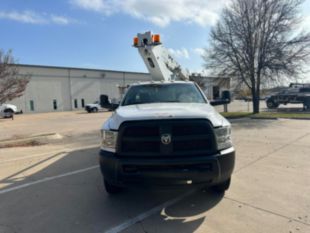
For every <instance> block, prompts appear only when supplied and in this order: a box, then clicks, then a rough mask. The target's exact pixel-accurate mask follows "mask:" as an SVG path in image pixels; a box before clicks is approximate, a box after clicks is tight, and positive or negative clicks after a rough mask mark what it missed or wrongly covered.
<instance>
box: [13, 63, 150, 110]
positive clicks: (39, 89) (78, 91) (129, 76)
mask: <svg viewBox="0 0 310 233" xmlns="http://www.w3.org/2000/svg"><path fill="white" fill-rule="evenodd" d="M18 66H19V72H20V74H30V75H31V78H30V82H29V83H28V85H27V88H26V91H25V94H24V95H23V96H22V97H20V98H18V99H14V100H12V101H11V102H10V103H12V104H14V105H16V106H17V107H18V109H21V110H22V111H23V112H25V113H29V112H52V111H71V110H78V109H83V108H84V106H85V105H86V104H87V103H93V102H94V101H96V100H99V96H100V95H101V94H106V95H108V96H109V98H118V97H119V88H118V86H125V85H127V84H131V83H134V82H138V81H147V80H150V75H149V74H148V73H138V72H122V71H112V70H99V69H83V68H71V67H53V66H39V65H18Z"/></svg>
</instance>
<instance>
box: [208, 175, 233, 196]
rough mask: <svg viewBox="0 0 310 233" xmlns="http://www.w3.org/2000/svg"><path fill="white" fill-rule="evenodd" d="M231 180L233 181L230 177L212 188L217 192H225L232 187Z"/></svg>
mask: <svg viewBox="0 0 310 233" xmlns="http://www.w3.org/2000/svg"><path fill="white" fill-rule="evenodd" d="M230 181H231V178H230V177H229V179H228V180H226V181H224V182H222V183H219V184H217V185H214V186H213V187H212V189H213V190H214V191H215V192H217V193H224V192H225V191H226V190H228V189H229V187H230Z"/></svg>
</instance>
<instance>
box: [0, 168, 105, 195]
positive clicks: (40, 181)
mask: <svg viewBox="0 0 310 233" xmlns="http://www.w3.org/2000/svg"><path fill="white" fill-rule="evenodd" d="M98 167H99V165H96V166H91V167H87V168H83V169H79V170H75V171H71V172H67V173H63V174H60V175H57V176H50V177H45V178H43V179H41V180H36V181H33V182H29V183H25V184H21V185H17V186H15V187H12V188H7V189H3V190H0V195H1V194H4V193H8V192H12V191H15V190H18V189H22V188H26V187H29V186H32V185H36V184H41V183H45V182H47V181H51V180H56V179H59V178H62V177H66V176H71V175H75V174H79V173H83V172H87V171H90V170H93V169H97V168H98Z"/></svg>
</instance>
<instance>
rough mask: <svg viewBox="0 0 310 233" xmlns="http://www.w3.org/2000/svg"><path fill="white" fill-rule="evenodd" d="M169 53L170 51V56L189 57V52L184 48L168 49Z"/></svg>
mask: <svg viewBox="0 0 310 233" xmlns="http://www.w3.org/2000/svg"><path fill="white" fill-rule="evenodd" d="M168 50H169V53H171V55H172V56H174V57H177V58H186V59H189V52H188V50H187V49H185V48H181V49H168Z"/></svg>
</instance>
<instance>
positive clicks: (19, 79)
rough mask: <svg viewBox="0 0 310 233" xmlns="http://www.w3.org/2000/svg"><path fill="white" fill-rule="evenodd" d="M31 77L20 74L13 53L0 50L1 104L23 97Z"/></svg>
mask: <svg viewBox="0 0 310 233" xmlns="http://www.w3.org/2000/svg"><path fill="white" fill-rule="evenodd" d="M29 78H30V76H29V75H21V74H19V69H18V67H17V66H16V65H15V59H14V57H13V55H12V51H11V50H10V51H8V52H7V53H5V52H4V51H2V50H0V104H3V103H5V102H6V101H10V100H12V99H15V98H17V97H20V96H22V95H23V93H24V91H25V89H26V86H27V84H28V82H29Z"/></svg>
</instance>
